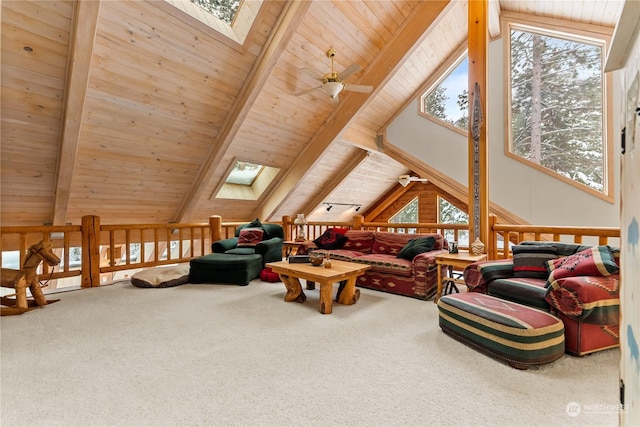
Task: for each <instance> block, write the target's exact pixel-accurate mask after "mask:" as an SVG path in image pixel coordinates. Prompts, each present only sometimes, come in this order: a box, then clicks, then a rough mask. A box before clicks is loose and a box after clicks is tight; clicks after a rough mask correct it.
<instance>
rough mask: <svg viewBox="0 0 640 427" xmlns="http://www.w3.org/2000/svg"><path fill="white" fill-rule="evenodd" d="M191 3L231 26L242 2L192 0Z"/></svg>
mask: <svg viewBox="0 0 640 427" xmlns="http://www.w3.org/2000/svg"><path fill="white" fill-rule="evenodd" d="M191 3H193V4H195V5H197V6H199V7H200V8H201V9H204V10H205V11H207V12H208V13H210V14H212V15H213V16H215V17H216V18H218V19H220V20H221V21H224V22H226V23H227V24H229V25H231V23H232V22H233V19H234V18H235V16H236V12H237V11H238V8H239V7H240V0H191Z"/></svg>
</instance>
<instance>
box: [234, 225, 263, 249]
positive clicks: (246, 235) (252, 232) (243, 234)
mask: <svg viewBox="0 0 640 427" xmlns="http://www.w3.org/2000/svg"><path fill="white" fill-rule="evenodd" d="M263 235H264V230H263V229H262V228H243V229H242V230H240V234H239V235H238V247H239V248H241V247H247V246H255V245H257V244H258V243H260V242H261V241H262V236H263Z"/></svg>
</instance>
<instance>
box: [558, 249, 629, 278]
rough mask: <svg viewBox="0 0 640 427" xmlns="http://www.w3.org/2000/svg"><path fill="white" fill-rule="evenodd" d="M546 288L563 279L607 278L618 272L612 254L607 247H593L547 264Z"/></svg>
mask: <svg viewBox="0 0 640 427" xmlns="http://www.w3.org/2000/svg"><path fill="white" fill-rule="evenodd" d="M547 267H548V269H549V278H548V279H547V285H546V286H547V287H548V286H549V285H550V284H551V283H553V282H554V281H556V280H558V279H561V278H563V277H575V276H609V275H611V274H613V273H617V272H618V266H617V264H616V262H615V260H614V259H613V253H612V252H611V248H609V247H608V246H594V247H591V248H588V249H585V250H583V251H580V252H577V253H575V254H573V255H569V256H566V257H563V258H558V259H554V260H551V261H548V262H547Z"/></svg>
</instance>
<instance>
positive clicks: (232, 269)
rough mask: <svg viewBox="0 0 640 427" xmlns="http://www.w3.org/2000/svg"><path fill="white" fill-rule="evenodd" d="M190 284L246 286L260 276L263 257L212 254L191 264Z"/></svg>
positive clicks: (194, 260) (195, 259)
mask: <svg viewBox="0 0 640 427" xmlns="http://www.w3.org/2000/svg"><path fill="white" fill-rule="evenodd" d="M189 266H190V267H191V268H190V270H189V283H233V284H236V285H241V286H245V285H248V284H249V282H250V281H252V280H253V279H255V278H256V277H258V276H259V275H260V271H262V256H261V255H256V254H253V255H233V254H219V253H216V254H210V255H205V256H201V257H198V258H194V259H192V260H191V261H190V262H189Z"/></svg>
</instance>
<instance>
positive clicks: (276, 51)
mask: <svg viewBox="0 0 640 427" xmlns="http://www.w3.org/2000/svg"><path fill="white" fill-rule="evenodd" d="M310 5H311V2H306V1H289V2H287V3H286V5H285V6H284V9H283V10H282V12H281V13H280V16H279V17H278V22H277V23H276V25H274V27H273V30H272V31H271V33H270V34H269V39H268V40H267V41H266V42H265V45H264V48H263V49H262V51H261V52H260V55H259V57H258V58H257V60H256V62H255V64H254V66H253V68H252V69H251V71H250V72H249V75H248V77H247V79H246V82H245V84H244V85H243V86H242V88H241V89H240V93H239V95H238V97H236V99H235V102H234V103H233V106H232V108H231V110H230V111H229V114H228V116H227V118H226V119H225V123H224V124H223V126H222V128H221V131H220V134H219V137H218V139H217V141H215V143H213V144H212V145H211V150H210V151H209V154H208V155H207V158H206V159H205V161H204V162H203V163H202V166H201V168H200V171H199V173H198V176H197V178H196V179H195V180H194V182H193V185H192V187H191V191H190V192H189V194H187V195H186V197H185V198H184V200H183V202H182V203H181V205H180V209H179V210H178V212H177V214H176V216H175V219H174V221H175V222H183V221H185V220H186V219H188V218H189V216H190V215H191V213H192V212H193V210H194V209H195V208H196V206H197V204H198V201H199V199H200V197H201V196H202V194H203V192H204V191H205V190H206V188H207V186H208V184H209V181H210V180H211V178H212V176H213V174H214V173H215V170H216V168H215V165H217V164H218V163H220V161H221V160H222V158H223V157H224V155H225V153H226V151H227V150H228V148H229V146H230V145H231V142H232V141H233V139H234V138H235V136H236V134H237V133H238V130H239V129H240V126H241V124H242V122H243V121H244V119H245V118H246V117H247V115H248V114H249V111H250V110H251V106H252V105H253V103H254V101H255V100H256V98H257V97H258V95H259V94H260V91H261V90H262V88H263V87H264V85H265V84H266V83H267V81H268V79H269V76H270V75H271V72H272V71H273V69H274V68H275V67H276V65H277V63H278V60H279V59H280V55H282V53H283V52H284V51H285V48H286V46H287V44H288V42H289V40H290V39H291V37H292V36H293V34H295V31H296V29H297V27H298V25H299V24H300V22H301V21H302V18H303V17H304V15H305V13H306V12H307V9H308V8H309V6H310Z"/></svg>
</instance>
